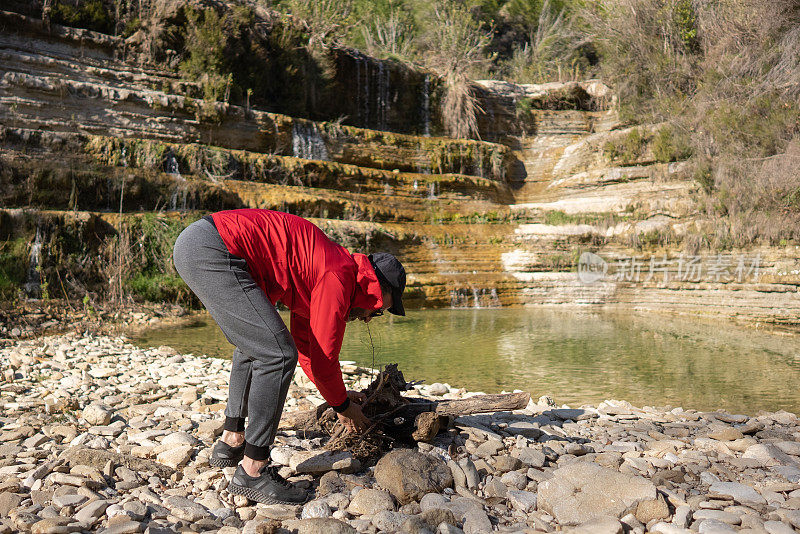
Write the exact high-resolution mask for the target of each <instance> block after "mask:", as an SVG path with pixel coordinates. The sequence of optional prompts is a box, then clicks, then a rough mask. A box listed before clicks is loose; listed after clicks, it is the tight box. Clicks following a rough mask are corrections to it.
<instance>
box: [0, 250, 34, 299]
mask: <svg viewBox="0 0 800 534" xmlns="http://www.w3.org/2000/svg"><path fill="white" fill-rule="evenodd" d="M28 262H29V258H28V242H27V241H26V240H25V239H21V238H20V239H13V240H9V241H4V242H1V243H0V298H2V299H12V298H13V297H15V296H16V294H17V292H18V291H19V290H20V289H22V286H23V284H24V283H25V279H26V277H27V273H28Z"/></svg>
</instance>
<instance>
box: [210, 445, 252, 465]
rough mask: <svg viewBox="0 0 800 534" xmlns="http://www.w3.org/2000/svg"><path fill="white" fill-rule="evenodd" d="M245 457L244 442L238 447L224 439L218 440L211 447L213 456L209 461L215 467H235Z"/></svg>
mask: <svg viewBox="0 0 800 534" xmlns="http://www.w3.org/2000/svg"><path fill="white" fill-rule="evenodd" d="M242 458H244V443H242V444H241V445H239V446H238V447H231V446H230V445H228V444H227V443H225V442H224V441H222V440H218V441H217V442H216V443H215V444H214V447H212V448H211V457H209V459H208V463H209V464H211V465H213V466H214V467H235V466H237V465H239V462H241V461H242Z"/></svg>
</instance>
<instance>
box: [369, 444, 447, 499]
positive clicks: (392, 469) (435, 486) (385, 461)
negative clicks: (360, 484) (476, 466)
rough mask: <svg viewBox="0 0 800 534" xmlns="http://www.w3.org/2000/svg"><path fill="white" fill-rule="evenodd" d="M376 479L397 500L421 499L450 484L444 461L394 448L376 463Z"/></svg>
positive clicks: (439, 491) (438, 491)
mask: <svg viewBox="0 0 800 534" xmlns="http://www.w3.org/2000/svg"><path fill="white" fill-rule="evenodd" d="M375 480H377V482H378V484H379V485H380V486H381V487H383V488H385V489H387V490H388V491H389V493H391V494H392V495H394V497H395V499H397V501H398V502H399V503H400V504H408V503H410V502H412V501H418V500H420V499H421V498H422V497H423V496H424V495H425V494H427V493H441V492H442V491H443V490H444V489H445V488H449V487H451V486H452V485H453V474H452V473H451V471H450V468H449V467H447V464H446V463H445V462H444V461H443V460H441V459H439V458H435V457H433V456H429V455H427V454H422V453H420V452H417V451H414V450H410V449H399V450H394V451H392V452H390V453H389V454H387V455H386V456H384V457H383V458H381V459H380V461H379V462H378V464H377V465H376V466H375Z"/></svg>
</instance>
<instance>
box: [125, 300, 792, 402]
mask: <svg viewBox="0 0 800 534" xmlns="http://www.w3.org/2000/svg"><path fill="white" fill-rule="evenodd" d="M285 318H286V319H287V324H288V317H285ZM370 333H371V335H372V339H373V341H374V347H375V364H376V365H381V364H386V363H391V362H398V363H399V364H400V368H401V369H402V370H403V372H404V374H405V376H406V379H407V380H412V379H413V380H425V381H426V382H427V383H432V382H446V383H449V384H451V385H452V386H454V387H463V388H467V389H468V390H470V391H484V392H486V393H495V392H499V391H501V390H507V391H511V390H513V389H522V390H526V391H530V392H531V395H532V396H533V397H534V398H538V397H539V396H540V395H544V394H548V395H551V396H552V397H553V398H554V399H555V400H556V402H557V403H559V404H561V403H566V404H570V405H574V406H577V405H580V404H582V403H592V404H597V403H599V402H601V401H603V400H604V399H611V398H613V399H624V400H628V401H630V402H632V403H633V404H634V405H637V406H641V405H655V406H664V405H671V406H683V407H684V408H696V409H700V410H713V409H725V410H729V411H732V412H737V413H747V414H753V413H755V412H757V411H759V410H769V411H776V410H779V409H785V410H789V411H793V412H795V413H800V337H798V336H793V335H781V334H775V333H768V332H762V331H757V330H753V329H749V328H743V327H738V326H735V325H731V324H727V323H719V322H714V323H701V322H698V321H694V320H687V319H670V318H665V317H661V316H641V315H632V314H614V313H595V312H592V313H588V312H576V311H561V310H550V309H529V308H516V309H508V308H507V309H474V310H426V311H412V312H411V313H409V315H408V316H407V317H393V316H388V315H386V316H383V317H380V318H378V319H376V320H373V321H372V322H371V323H370V324H369V330H368V329H367V325H365V324H363V323H360V322H358V323H350V324H349V325H348V327H347V332H346V336H345V340H344V344H343V348H342V353H341V358H340V359H342V360H355V361H356V362H357V363H359V364H361V365H366V366H368V365H371V363H372V345H371V344H370V338H369V334H370ZM135 341H136V342H137V343H139V344H140V345H142V346H158V345H170V346H173V347H175V348H176V349H178V350H180V351H182V352H191V353H194V354H206V355H208V356H214V357H224V358H227V357H230V354H231V352H232V347H231V345H229V344H228V342H227V341H226V340H225V337H224V336H223V335H222V333H221V332H220V330H219V328H218V327H217V326H216V324H215V323H214V322H213V320H211V318H210V317H208V316H200V317H199V318H198V320H196V321H195V322H193V323H192V324H189V325H187V326H184V327H180V328H174V327H173V328H165V329H154V330H149V331H146V332H144V333H141V334H139V335H137V336H136V337H135Z"/></svg>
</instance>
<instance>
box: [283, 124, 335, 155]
mask: <svg viewBox="0 0 800 534" xmlns="http://www.w3.org/2000/svg"><path fill="white" fill-rule="evenodd" d="M292 155H293V156H294V157H296V158H303V159H316V160H322V161H328V160H329V159H330V157H329V155H328V149H327V147H326V146H325V141H324V140H323V139H322V135H320V133H319V128H317V125H316V124H314V123H313V122H300V121H295V122H294V124H292Z"/></svg>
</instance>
